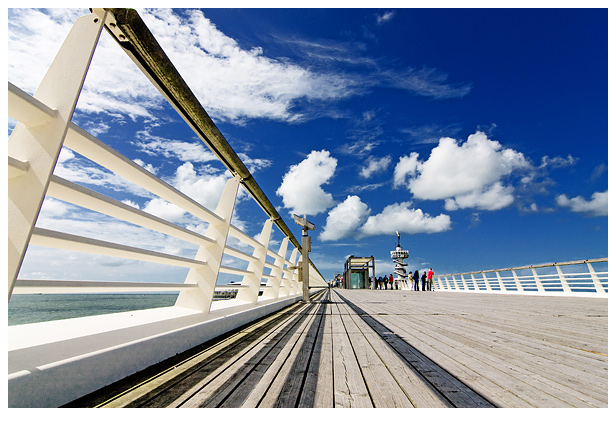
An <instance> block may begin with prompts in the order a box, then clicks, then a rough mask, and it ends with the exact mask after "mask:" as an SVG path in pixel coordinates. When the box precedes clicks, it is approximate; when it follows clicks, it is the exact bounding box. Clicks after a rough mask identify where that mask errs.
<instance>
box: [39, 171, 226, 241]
mask: <svg viewBox="0 0 616 424" xmlns="http://www.w3.org/2000/svg"><path fill="white" fill-rule="evenodd" d="M47 195H48V196H51V197H54V198H56V199H59V200H63V201H65V202H69V203H72V204H75V205H78V206H81V207H84V208H87V209H90V210H93V211H96V212H100V213H102V214H105V215H108V216H112V217H114V218H117V219H121V220H123V221H126V222H130V223H132V224H135V225H139V226H141V227H145V228H149V229H150V230H154V231H158V232H161V233H164V234H167V235H169V236H172V237H176V238H178V239H181V240H184V241H188V242H190V243H195V244H197V245H201V246H207V245H209V244H212V243H214V240H212V239H210V238H208V237H205V236H203V235H200V234H197V233H195V232H193V231H190V230H188V229H186V228H184V227H180V226H179V225H176V224H174V223H172V222H169V221H166V220H164V219H162V218H159V217H157V216H155V215H152V214H149V213H147V212H144V211H142V210H139V209H137V208H134V207H132V206H129V205H127V204H125V203H122V202H119V201H117V200H115V199H112V198H110V197H107V196H105V195H103V194H100V193H97V192H96V191H93V190H90V189H88V188H86V187H83V186H80V185H78V184H75V183H73V182H71V181H68V180H65V179H64V178H61V177H58V176H57V175H52V176H51V181H50V184H49V189H48V190H47Z"/></svg>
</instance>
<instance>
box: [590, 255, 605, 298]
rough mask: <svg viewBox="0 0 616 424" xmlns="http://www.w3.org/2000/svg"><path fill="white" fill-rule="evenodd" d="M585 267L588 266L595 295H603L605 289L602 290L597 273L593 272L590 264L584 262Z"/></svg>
mask: <svg viewBox="0 0 616 424" xmlns="http://www.w3.org/2000/svg"><path fill="white" fill-rule="evenodd" d="M586 265H588V271H589V272H590V277H591V278H592V282H593V284H594V285H595V292H597V293H605V289H604V288H603V284H601V280H599V277H598V276H597V273H596V272H595V269H594V268H593V267H592V265H591V264H590V262H586Z"/></svg>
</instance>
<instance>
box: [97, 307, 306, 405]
mask: <svg viewBox="0 0 616 424" xmlns="http://www.w3.org/2000/svg"><path fill="white" fill-rule="evenodd" d="M298 309H301V307H298V305H293V306H291V307H289V308H285V309H284V310H283V311H279V312H278V313H276V314H273V315H271V316H269V317H266V318H265V319H263V320H261V321H258V322H256V323H254V324H251V325H249V326H247V327H245V328H243V329H240V330H239V331H238V332H237V333H235V334H232V335H230V336H228V337H226V338H224V339H222V340H219V341H212V342H211V343H206V344H205V345H204V347H202V348H200V347H198V348H194V349H191V350H190V351H188V352H187V354H188V355H186V354H185V355H178V358H177V359H173V358H172V359H170V360H169V361H168V362H169V365H168V366H167V367H165V366H164V364H161V365H160V366H158V365H157V366H155V367H154V368H155V369H156V371H155V372H154V373H153V374H147V373H143V374H146V377H144V378H140V377H138V376H135V377H132V376H131V377H129V378H128V379H126V380H127V382H128V383H130V386H128V388H126V389H125V390H123V391H121V392H119V393H118V394H113V393H112V392H109V393H110V395H111V396H106V395H105V393H102V394H101V399H104V400H101V401H99V402H96V403H95V404H94V405H96V406H97V407H106V408H118V407H161V406H166V403H169V402H170V401H171V400H169V399H170V398H172V397H173V392H174V391H175V392H178V393H180V394H181V393H183V390H184V389H183V388H182V387H187V384H188V385H190V380H191V377H192V379H194V376H196V375H201V376H203V375H207V374H208V373H209V372H210V371H211V369H213V368H215V364H216V363H218V362H220V361H221V359H222V356H221V355H225V356H229V355H234V354H238V352H239V351H241V350H242V349H243V348H244V347H245V346H247V345H250V344H251V343H252V344H254V343H255V342H254V340H257V339H258V338H259V337H263V334H264V333H265V332H267V331H270V330H271V329H272V328H275V327H276V326H280V325H282V322H284V320H286V319H288V318H289V317H290V315H289V314H290V313H291V312H292V311H293V310H298ZM190 352H192V353H190ZM182 357H184V359H182ZM178 361H179V362H178ZM205 367H209V368H205ZM154 368H153V369H154ZM201 378H202V377H201ZM121 384H123V383H122V382H119V385H121ZM188 387H190V386H188ZM104 392H107V391H104Z"/></svg>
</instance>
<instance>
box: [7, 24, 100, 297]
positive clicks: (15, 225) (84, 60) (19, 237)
mask: <svg viewBox="0 0 616 424" xmlns="http://www.w3.org/2000/svg"><path fill="white" fill-rule="evenodd" d="M106 16H107V14H105V15H104V17H103V18H101V17H99V16H97V15H96V14H90V15H86V16H82V17H80V18H79V19H77V21H75V24H74V25H73V27H72V29H71V31H70V33H69V34H68V36H67V38H66V40H65V41H64V43H63V44H62V47H61V48H60V51H59V52H58V54H57V55H56V57H55V59H54V61H53V63H52V64H51V66H50V68H49V70H48V71H47V74H46V75H45V77H44V78H43V81H42V82H41V84H40V86H39V87H38V89H37V90H36V92H35V93H34V96H33V97H34V98H36V99H37V100H39V101H41V102H42V103H43V104H45V105H46V106H48V107H49V108H51V109H55V111H56V113H55V114H54V117H53V118H52V119H51V120H50V121H49V122H47V123H45V124H42V125H38V126H36V127H26V126H25V125H24V124H22V123H19V124H17V125H16V126H15V129H14V130H13V133H12V134H11V137H10V138H9V141H8V154H9V157H11V158H13V159H17V160H18V161H21V162H24V163H27V164H28V169H27V170H26V171H25V172H24V173H23V174H22V175H20V176H19V177H17V178H12V179H11V180H10V183H9V185H8V222H10V225H9V227H8V236H9V240H8V283H9V284H8V285H9V287H8V295H9V299H10V298H11V293H12V292H13V287H14V285H15V280H16V278H17V275H18V274H19V269H20V268H21V264H22V262H23V258H24V255H25V253H26V249H27V246H28V243H29V242H30V237H31V235H32V229H33V228H34V224H35V223H36V219H37V217H38V214H39V211H40V209H41V205H42V203H43V199H44V198H45V192H46V191H47V187H48V186H49V179H50V177H51V173H52V172H53V169H54V167H55V165H56V162H57V160H58V156H59V154H60V149H61V148H62V144H63V143H64V137H65V136H66V132H67V129H68V125H69V123H70V121H71V118H72V116H73V112H74V111H75V106H76V104H77V99H78V98H79V93H80V92H81V88H82V86H83V82H84V80H85V77H86V74H87V72H88V68H89V67H90V62H91V60H92V55H93V54H94V50H95V48H96V45H97V43H98V39H99V36H100V33H101V29H102V28H103V24H104V18H105V17H106Z"/></svg>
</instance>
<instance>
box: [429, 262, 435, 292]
mask: <svg viewBox="0 0 616 424" xmlns="http://www.w3.org/2000/svg"><path fill="white" fill-rule="evenodd" d="M432 277H434V271H432V268H430V270H429V271H428V291H432Z"/></svg>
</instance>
